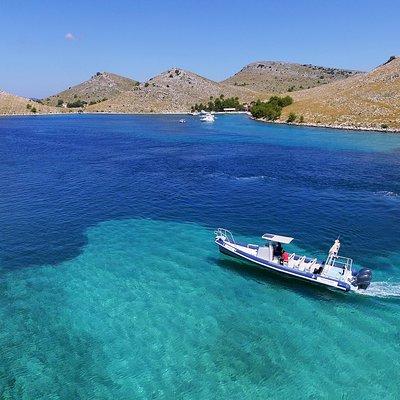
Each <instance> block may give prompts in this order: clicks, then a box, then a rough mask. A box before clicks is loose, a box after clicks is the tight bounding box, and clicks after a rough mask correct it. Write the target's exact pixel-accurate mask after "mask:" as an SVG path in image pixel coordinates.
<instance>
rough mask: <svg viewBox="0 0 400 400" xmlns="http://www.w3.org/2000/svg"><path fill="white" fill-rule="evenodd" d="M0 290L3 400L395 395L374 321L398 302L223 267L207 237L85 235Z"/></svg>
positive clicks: (160, 228)
mask: <svg viewBox="0 0 400 400" xmlns="http://www.w3.org/2000/svg"><path fill="white" fill-rule="evenodd" d="M3 278H4V279H3V280H2V282H1V290H0V313H1V315H0V317H1V321H2V323H3V324H4V325H5V326H7V330H2V331H1V333H0V358H1V360H2V363H1V365H0V379H1V382H2V387H3V388H4V389H3V394H2V395H3V397H4V398H15V399H16V398H24V397H26V398H35V399H39V398H43V399H44V398H51V396H53V397H54V394H57V395H56V397H54V398H63V399H64V398H65V399H67V398H96V399H109V398H112V397H114V398H118V399H132V398H135V399H136V398H138V399H148V398H219V399H222V398H230V399H231V398H244V399H257V398H258V399H265V398H271V399H280V398H300V397H302V398H323V397H327V396H329V395H330V394H331V393H336V394H338V396H340V397H343V396H345V397H346V396H347V397H349V398H350V397H360V396H362V397H364V398H375V397H382V398H390V397H388V396H386V397H385V396H382V394H384V393H386V394H387V393H396V392H398V390H400V387H399V382H400V379H392V380H390V381H389V382H388V381H386V380H385V381H383V380H381V371H383V370H385V368H387V365H392V366H393V365H394V366H395V368H394V369H393V370H392V375H393V374H394V375H393V378H398V376H397V377H396V375H397V374H398V372H397V371H399V368H398V367H399V365H398V364H399V360H398V357H397V349H396V348H395V347H393V346H392V343H393V342H394V340H396V335H397V334H398V332H397V326H398V316H396V315H392V316H389V318H386V319H383V318H382V313H381V310H382V308H383V307H386V308H390V307H394V305H393V303H388V304H386V303H382V301H384V300H382V299H374V298H365V297H364V298H363V297H357V296H356V297H354V296H350V297H348V296H345V295H342V294H336V293H330V292H326V291H320V290H315V289H314V288H311V287H309V286H308V285H302V284H301V283H298V282H293V281H286V280H281V279H279V278H276V277H270V276H269V275H268V274H264V273H261V272H259V271H257V270H252V269H251V268H250V269H249V268H248V267H245V266H244V265H241V264H240V263H237V262H235V261H233V260H229V259H224V258H223V257H222V256H220V255H219V254H218V253H217V249H216V248H215V245H214V244H213V241H212V231H211V230H209V229H206V228H204V227H201V226H199V225H196V224H185V223H175V222H161V221H154V220H121V221H108V222H105V223H102V224H100V225H98V226H96V227H94V228H91V229H90V230H89V231H88V244H87V245H86V246H85V248H84V249H83V252H82V253H81V254H80V255H79V256H78V257H77V258H75V259H73V260H70V261H66V262H63V263H62V264H60V265H57V266H54V267H51V266H42V267H37V268H27V269H23V270H18V271H13V272H9V273H6V275H5V276H3ZM10 299H13V301H12V303H11V306H10V302H9V300H10ZM366 349H367V352H368V363H366V362H365V356H366ZM16 353H18V355H19V357H15V354H16ZM333 354H334V357H332V355H333ZM355 381H357V382H358V383H357V385H354V382H355ZM371 382H373V383H372V384H371ZM57 396H58V397H57Z"/></svg>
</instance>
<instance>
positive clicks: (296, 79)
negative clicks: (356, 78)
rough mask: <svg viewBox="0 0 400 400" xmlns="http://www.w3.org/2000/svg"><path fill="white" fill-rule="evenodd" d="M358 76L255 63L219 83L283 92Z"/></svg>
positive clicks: (340, 71)
mask: <svg viewBox="0 0 400 400" xmlns="http://www.w3.org/2000/svg"><path fill="white" fill-rule="evenodd" d="M359 73H360V72H358V71H351V70H344V69H339V68H327V67H319V66H315V65H310V64H295V63H288V62H280V61H259V62H254V63H251V64H248V65H246V66H245V67H244V68H242V69H241V70H240V71H239V72H237V73H236V74H235V75H233V76H231V77H230V78H228V79H226V80H224V81H223V82H222V83H223V84H226V85H231V86H242V87H246V88H249V89H252V90H255V91H258V92H266V93H283V92H287V91H295V90H302V89H308V88H312V87H314V86H319V85H323V84H326V83H330V82H333V81H337V80H342V79H345V78H348V77H350V76H353V75H356V74H359Z"/></svg>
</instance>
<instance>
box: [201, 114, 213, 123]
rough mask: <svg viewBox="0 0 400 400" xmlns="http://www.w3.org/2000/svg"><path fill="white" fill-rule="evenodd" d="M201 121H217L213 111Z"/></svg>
mask: <svg viewBox="0 0 400 400" xmlns="http://www.w3.org/2000/svg"><path fill="white" fill-rule="evenodd" d="M200 121H201V122H214V121H215V117H214V115H213V114H211V113H206V114H204V115H203V116H202V117H201V118H200Z"/></svg>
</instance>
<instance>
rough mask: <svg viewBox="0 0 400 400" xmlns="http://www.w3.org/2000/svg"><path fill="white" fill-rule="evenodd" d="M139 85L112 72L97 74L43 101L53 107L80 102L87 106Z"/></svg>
mask: <svg viewBox="0 0 400 400" xmlns="http://www.w3.org/2000/svg"><path fill="white" fill-rule="evenodd" d="M138 84H139V82H137V81H135V80H133V79H129V78H125V77H123V76H119V75H116V74H112V73H110V72H97V73H96V74H95V75H93V76H92V77H91V78H90V79H89V80H87V81H85V82H82V83H80V84H79V85H76V86H72V87H70V88H68V89H67V90H64V91H62V92H60V93H58V94H56V95H54V96H50V97H48V98H46V99H43V102H44V103H45V104H48V105H52V106H57V105H61V103H64V104H67V103H74V102H76V101H78V100H81V101H84V102H86V103H87V104H89V103H91V102H92V103H96V102H100V101H104V100H107V99H110V98H112V97H115V96H117V95H119V94H120V93H122V92H124V91H126V90H132V89H133V88H134V87H136V86H137V85H138Z"/></svg>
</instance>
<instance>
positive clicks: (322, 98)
mask: <svg viewBox="0 0 400 400" xmlns="http://www.w3.org/2000/svg"><path fill="white" fill-rule="evenodd" d="M292 95H293V98H294V104H292V105H291V106H289V107H286V108H285V109H284V115H283V116H282V118H283V119H284V118H286V117H287V115H288V113H289V112H294V113H296V114H297V115H303V116H304V122H306V123H321V124H330V125H344V126H364V127H371V128H374V127H375V128H381V127H385V126H386V125H387V127H388V128H395V129H399V128H400V58H398V57H395V58H393V59H392V58H391V59H390V60H389V61H388V62H386V63H385V64H383V65H381V66H379V67H377V68H376V69H374V70H373V71H371V72H369V73H367V74H363V75H356V76H353V77H350V78H348V79H346V80H342V81H338V82H332V83H330V84H328V85H324V86H320V87H316V88H313V89H310V90H304V91H300V92H296V93H292Z"/></svg>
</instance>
